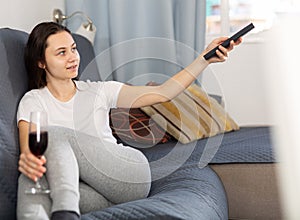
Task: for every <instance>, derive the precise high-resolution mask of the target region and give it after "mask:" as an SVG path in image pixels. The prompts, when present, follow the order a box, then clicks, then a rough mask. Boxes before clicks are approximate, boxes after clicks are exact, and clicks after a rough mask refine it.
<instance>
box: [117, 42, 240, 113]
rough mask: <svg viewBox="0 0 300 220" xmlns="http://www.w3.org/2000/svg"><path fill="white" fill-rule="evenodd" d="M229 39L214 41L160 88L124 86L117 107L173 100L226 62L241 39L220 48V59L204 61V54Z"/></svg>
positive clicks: (135, 106)
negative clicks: (207, 71)
mask: <svg viewBox="0 0 300 220" xmlns="http://www.w3.org/2000/svg"><path fill="white" fill-rule="evenodd" d="M226 39H228V38H227V37H220V38H217V39H215V40H213V41H212V42H211V43H210V44H209V45H208V47H207V48H206V49H205V50H204V51H203V52H202V53H201V54H200V55H199V56H198V57H197V58H196V59H195V60H194V61H193V62H192V63H191V64H190V65H188V66H187V67H186V68H184V69H183V70H181V71H179V72H178V73H177V74H175V75H174V76H172V77H171V78H170V79H168V80H167V81H165V82H164V83H163V84H161V85H158V86H129V85H124V86H123V87H122V89H121V91H120V94H119V97H118V102H117V106H118V107H123V108H138V107H142V106H147V105H152V104H155V103H160V102H165V101H169V100H171V99H173V98H174V97H176V96H177V95H178V94H180V93H181V92H182V91H183V90H184V89H186V88H187V87H188V86H189V85H191V84H192V83H193V82H194V80H195V79H196V78H197V77H198V76H199V75H200V74H201V72H202V71H203V70H204V69H205V68H206V67H207V66H208V65H209V64H210V63H216V62H224V61H225V60H226V59H227V57H228V52H229V51H231V50H232V49H233V47H234V46H236V45H238V44H240V43H241V41H242V39H241V38H240V39H239V40H238V41H236V42H233V41H232V42H231V43H230V46H229V47H228V48H224V47H222V46H219V49H218V50H217V55H218V57H212V58H210V59H209V60H205V59H204V57H203V56H204V54H206V53H207V52H208V51H210V50H211V49H213V48H214V47H216V46H218V45H220V44H221V43H222V42H223V41H225V40H226Z"/></svg>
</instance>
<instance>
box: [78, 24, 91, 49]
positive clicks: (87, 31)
mask: <svg viewBox="0 0 300 220" xmlns="http://www.w3.org/2000/svg"><path fill="white" fill-rule="evenodd" d="M75 33H76V34H80V35H82V36H84V37H86V38H87V39H88V40H89V41H90V42H91V43H92V45H94V40H95V35H96V27H95V25H94V24H87V25H86V24H81V25H80V27H79V28H78V30H77V31H76V32H75Z"/></svg>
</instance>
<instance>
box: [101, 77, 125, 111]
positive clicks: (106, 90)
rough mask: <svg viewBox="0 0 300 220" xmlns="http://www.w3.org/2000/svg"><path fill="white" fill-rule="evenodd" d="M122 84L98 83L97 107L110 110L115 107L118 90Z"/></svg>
mask: <svg viewBox="0 0 300 220" xmlns="http://www.w3.org/2000/svg"><path fill="white" fill-rule="evenodd" d="M123 85H124V83H121V82H117V81H107V82H99V84H98V86H99V87H98V92H97V95H98V98H97V101H96V103H97V105H98V107H100V108H104V109H110V108H116V107H117V101H118V97H119V93H120V90H121V88H122V86H123Z"/></svg>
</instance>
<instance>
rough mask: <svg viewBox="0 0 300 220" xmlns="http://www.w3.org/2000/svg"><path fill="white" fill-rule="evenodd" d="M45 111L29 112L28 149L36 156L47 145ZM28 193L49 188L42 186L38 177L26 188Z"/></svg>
mask: <svg viewBox="0 0 300 220" xmlns="http://www.w3.org/2000/svg"><path fill="white" fill-rule="evenodd" d="M47 123H48V118H47V113H46V112H31V113H30V124H29V149H30V151H31V153H32V154H33V155H35V156H36V157H39V158H40V157H41V156H43V154H44V153H45V151H46V149H47V145H48V132H47ZM26 193H29V194H40V193H46V194H47V193H50V190H49V189H46V188H44V187H43V186H42V185H41V184H40V182H39V178H38V179H37V181H36V182H35V186H34V187H32V188H31V189H29V190H27V191H26Z"/></svg>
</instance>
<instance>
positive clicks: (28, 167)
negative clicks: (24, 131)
mask: <svg viewBox="0 0 300 220" xmlns="http://www.w3.org/2000/svg"><path fill="white" fill-rule="evenodd" d="M45 163H46V158H45V157H44V156H42V157H41V158H38V157H36V156H34V155H33V154H32V153H31V152H30V151H27V152H24V153H22V154H21V155H20V159H19V171H20V172H21V173H23V174H24V175H25V176H27V177H28V178H30V179H32V180H33V181H37V178H41V177H42V176H43V174H44V173H45V172H46V167H44V164H45Z"/></svg>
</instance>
